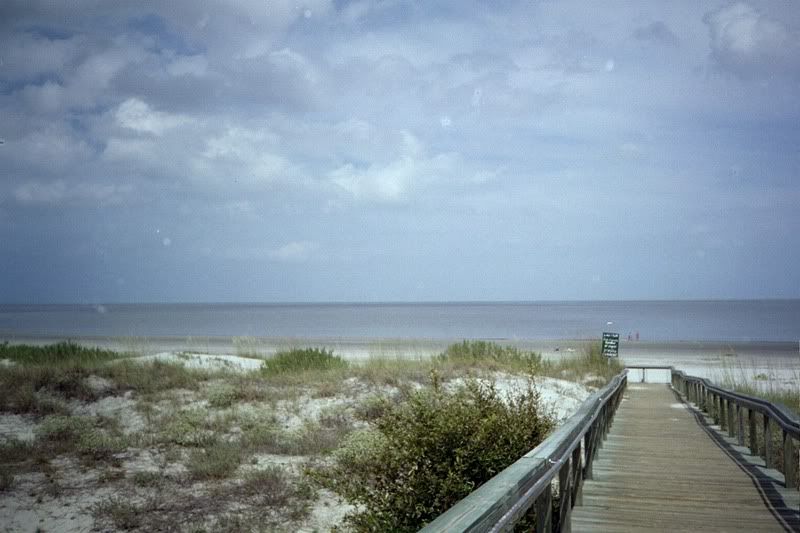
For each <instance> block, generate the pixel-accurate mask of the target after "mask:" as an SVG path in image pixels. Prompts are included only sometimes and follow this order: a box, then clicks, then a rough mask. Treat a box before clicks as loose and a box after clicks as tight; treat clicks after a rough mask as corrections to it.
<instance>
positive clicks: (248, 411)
mask: <svg viewBox="0 0 800 533" xmlns="http://www.w3.org/2000/svg"><path fill="white" fill-rule="evenodd" d="M2 341H8V342H9V343H10V344H23V343H24V344H28V345H35V346H47V345H51V344H53V343H56V342H61V341H71V342H73V343H77V344H79V345H81V346H84V347H87V348H103V349H111V350H114V351H118V352H122V353H124V354H125V355H126V357H125V358H123V359H117V360H116V361H111V362H110V363H109V365H112V366H113V365H119V364H120V363H121V362H125V361H130V362H134V363H138V364H137V365H135V366H136V367H139V366H141V368H142V369H143V371H146V372H150V373H151V374H149V375H150V377H148V378H147V380H155V381H158V378H157V377H156V375H155V374H153V372H155V373H160V372H163V371H165V370H168V369H169V368H172V367H171V366H169V365H179V366H180V367H181V368H185V369H186V371H185V372H188V373H187V374H185V375H184V371H177V370H169V373H170V374H174V379H173V381H172V382H171V383H165V384H164V385H161V386H154V385H150V384H148V383H147V380H145V381H144V382H142V381H141V380H140V381H139V382H138V384H137V382H136V381H135V380H134V381H131V380H130V378H129V377H128V373H129V372H131V371H130V370H129V371H127V372H123V373H117V372H114V371H113V370H111V369H107V370H102V367H95V370H94V372H95V373H90V374H88V375H87V376H85V377H84V378H82V381H81V382H80V384H79V387H78V389H77V390H84V389H86V391H85V392H83V393H82V394H83V395H84V398H82V399H70V400H69V401H67V402H66V403H62V404H58V405H61V407H60V409H61V410H62V411H63V412H66V413H69V417H70V418H64V417H63V416H62V415H58V416H45V417H44V418H42V417H41V416H34V415H33V414H29V413H25V412H24V411H21V412H19V413H15V412H8V413H3V414H2V416H0V445H3V446H5V447H6V448H8V450H9V451H11V450H17V451H15V452H14V453H17V454H22V456H23V457H24V455H25V454H27V453H31V452H29V451H26V450H29V449H31V450H35V449H37V448H26V446H27V447H30V446H44V447H46V446H51V447H52V446H56V444H55V443H54V442H50V444H48V442H49V441H48V440H47V439H48V438H51V439H52V438H55V436H54V437H48V435H50V434H51V433H52V431H53V430H52V429H48V428H50V427H51V426H52V425H53V424H54V423H60V424H62V425H63V424H67V426H64V427H62V428H61V429H59V431H66V428H67V427H70V426H73V425H75V424H77V423H80V424H83V425H86V431H88V434H90V435H94V437H92V438H91V439H89V440H88V441H86V439H85V438H84V437H81V436H80V435H78V434H75V435H73V437H71V438H73V439H77V440H76V441H75V443H74V444H73V445H72V446H77V450H80V449H81V447H84V448H86V447H88V450H91V453H90V454H89V457H94V456H95V455H97V454H98V453H100V454H101V455H103V456H104V457H105V459H102V460H99V459H91V460H88V459H87V455H86V453H87V452H86V451H84V452H76V451H75V450H73V449H71V448H65V449H63V450H61V451H60V452H59V453H58V454H57V457H56V459H54V460H52V461H50V462H49V463H47V464H48V465H49V466H47V468H46V469H44V470H43V472H39V471H37V470H36V469H33V470H32V471H25V470H21V471H19V472H17V473H16V474H14V475H13V477H11V478H8V477H7V478H6V479H10V480H11V481H9V482H8V483H9V485H10V488H6V489H5V492H4V495H3V497H0V522H1V523H3V524H5V526H4V527H5V528H6V529H3V528H0V531H3V530H5V531H35V530H36V528H37V527H44V529H45V530H59V531H85V530H89V529H97V528H98V527H101V528H106V527H109V526H113V529H115V530H116V529H124V528H125V527H126V522H125V520H129V521H130V523H131V524H138V526H137V527H140V528H144V529H147V528H148V527H149V526H150V525H153V524H154V523H155V522H153V523H151V522H148V519H147V518H141V517H140V515H142V513H144V515H142V516H147V513H155V514H153V516H154V517H157V518H153V519H154V520H156V519H157V520H170V521H173V523H174V524H175V526H176V527H178V525H177V524H179V523H181V522H182V521H184V520H186V519H189V518H191V519H193V520H196V522H194V524H195V525H197V526H202V527H216V525H218V524H219V523H221V522H219V520H224V519H225V517H226V516H227V514H226V513H229V512H230V509H231V508H233V507H231V506H234V505H237V503H236V502H237V498H245V499H246V500H247V501H248V502H249V503H248V504H247V505H248V506H249V507H248V508H253V509H256V508H259V506H261V505H262V504H261V503H259V500H258V498H257V496H256V493H252V494H251V493H243V492H242V491H244V490H245V489H244V488H242V487H245V488H246V487H248V486H249V485H248V483H252V480H253V479H257V478H255V477H253V476H258V475H261V476H263V475H265V474H264V472H266V473H267V474H269V475H273V473H274V472H280V475H279V476H278V477H277V478H275V479H271V478H270V481H269V483H272V484H274V483H278V481H280V483H283V484H284V485H282V486H283V488H282V489H281V490H283V491H290V492H291V491H293V490H297V493H296V494H297V496H296V497H295V498H294V503H292V504H286V505H287V506H286V507H280V508H276V509H274V510H273V511H270V513H272V514H270V515H269V516H270V520H273V521H272V522H271V524H272V526H274V527H276V528H278V529H281V528H283V529H293V530H296V531H309V532H310V531H324V530H328V528H329V527H330V526H331V525H334V524H340V523H341V522H342V520H343V519H344V516H345V514H346V513H348V512H351V511H352V510H353V509H354V508H353V507H352V506H351V505H349V504H346V503H344V502H342V501H341V500H340V499H337V498H336V497H335V496H334V495H333V494H332V493H330V492H327V491H325V490H319V491H317V492H316V493H315V495H314V496H313V497H310V498H309V497H306V499H305V500H304V499H302V497H301V496H300V495H301V494H302V491H301V490H300V489H299V488H298V489H295V488H294V487H302V486H303V481H302V479H303V476H304V472H305V471H306V469H307V468H309V467H313V465H315V464H319V463H320V462H324V461H325V459H324V457H326V456H327V454H329V453H331V451H332V450H333V449H334V448H335V446H338V443H339V442H342V439H344V438H346V437H345V435H346V434H348V433H349V432H352V431H358V430H359V429H363V428H364V427H366V424H365V422H364V421H363V420H362V419H361V418H360V417H361V416H363V415H360V414H359V413H363V412H367V410H368V409H369V406H370V405H373V404H374V401H375V398H392V397H397V396H398V395H399V394H401V391H402V390H404V388H405V390H408V387H411V389H412V390H413V389H415V388H419V387H423V386H425V385H424V384H425V383H427V382H428V381H429V380H430V379H431V378H430V376H429V375H428V370H424V369H425V368H426V361H428V360H429V359H430V358H431V357H433V356H435V355H437V354H441V353H442V352H444V351H445V350H446V348H447V347H448V346H449V345H451V344H454V343H458V342H460V339H449V340H441V339H364V338H358V339H356V338H349V339H343V338H319V337H317V338H287V337H283V338H269V337H221V336H218V337H203V338H199V337H139V338H133V337H127V338H115V337H97V336H96V337H77V338H76V337H70V338H66V337H56V336H31V337H14V338H6V339H2V340H0V342H2ZM494 342H496V343H497V344H500V345H505V346H509V347H514V348H518V349H520V350H524V351H525V352H529V351H533V352H536V353H538V354H541V357H542V358H543V359H544V360H546V361H549V362H552V363H554V367H555V368H564V369H565V370H562V371H559V372H556V373H555V374H551V375H549V376H548V375H541V376H538V377H536V378H535V380H534V381H535V384H536V388H537V390H538V394H539V399H540V402H541V404H540V405H541V406H542V408H544V409H546V410H547V412H549V413H551V415H552V416H553V417H554V419H555V420H556V421H557V422H558V423H560V422H563V421H564V420H565V419H567V418H568V417H569V416H571V414H572V413H574V411H575V410H576V409H577V408H578V406H579V405H581V403H582V402H583V401H584V400H585V399H586V398H587V397H588V396H589V394H590V393H591V392H592V391H593V390H596V387H597V386H598V383H600V384H601V383H602V382H603V379H600V378H599V376H598V375H597V374H596V372H597V367H595V370H594V372H590V373H588V374H586V373H584V374H583V375H575V374H571V373H569V372H568V370H566V369H569V368H570V367H569V366H558V365H559V364H561V363H563V362H565V361H566V360H569V359H570V358H575V359H580V358H581V357H582V356H583V355H584V354H585V353H586V352H587V350H588V349H589V346H590V345H591V344H596V343H599V341H587V340H569V339H567V340H563V339H562V340H513V341H511V340H494ZM302 348H325V349H327V350H333V353H334V354H336V355H337V356H339V357H341V358H342V359H344V360H345V361H346V362H347V363H348V364H349V365H350V368H351V369H352V370H351V373H350V374H344V375H340V374H336V373H333V374H325V373H321V374H318V375H316V377H313V376H312V378H310V380H309V378H304V379H303V380H302V381H293V380H288V381H282V380H280V379H278V380H277V381H273V382H269V381H267V382H263V381H261V379H262V378H263V372H260V371H261V369H262V366H263V365H264V364H265V362H269V361H271V360H274V359H275V356H276V354H278V353H279V352H286V351H287V350H292V349H302ZM525 352H523V353H525ZM618 362H619V363H620V364H622V365H627V366H630V367H632V368H631V369H630V370H629V380H630V381H631V382H638V381H641V380H642V379H643V378H644V379H645V380H646V381H648V382H661V383H667V382H669V380H670V372H669V370H664V369H661V370H647V373H646V376H644V375H642V371H641V370H639V369H636V368H635V367H637V366H657V367H669V366H672V367H674V368H676V369H678V370H682V371H684V372H685V373H687V374H689V375H695V376H699V377H705V378H708V379H710V380H712V381H715V382H717V383H720V384H725V383H726V382H728V381H730V379H731V378H733V379H734V380H735V381H736V382H737V383H742V382H744V383H750V384H756V385H757V386H758V387H764V389H765V390H772V391H774V390H783V389H787V390H793V391H797V390H798V388H800V371H798V367H800V357H799V356H798V353H797V347H796V346H795V345H794V344H793V343H780V342H734V343H727V342H696V341H686V342H645V341H638V342H637V341H627V340H622V341H621V343H620V349H619V359H618ZM16 365H17V363H15V362H14V361H11V360H10V359H2V358H0V373H2V372H4V367H5V368H7V369H8V370H6V371H7V372H10V371H12V370H13V369H14V367H15V366H16ZM157 365H168V366H165V367H159V366H157ZM604 367H605V365H604V361H602V362H601V367H600V368H602V369H603V370H604V369H605V368H604ZM148 368H149V370H147V369H148ZM414 368H416V369H417V370H414ZM445 368H446V367H445ZM159 369H161V370H159ZM419 369H423V371H422V372H420V371H419ZM518 370H519V369H518ZM194 372H197V373H198V374H193V373H194ZM461 372H463V370H462V371H461ZM551 372H552V371H551ZM601 372H602V371H601ZM134 373H135V372H134ZM103 375H105V376H106V377H102V376H103ZM477 375H478V376H481V377H480V379H482V380H484V382H485V383H487V384H488V383H491V384H492V386H493V387H495V388H496V389H497V390H498V391H499V392H500V393H501V394H502V395H503V396H504V397H511V396H513V395H515V394H518V393H519V391H522V390H524V388H525V384H526V383H527V382H528V379H529V378H528V377H526V376H525V373H524V372H522V373H521V374H520V373H517V374H515V373H509V372H508V371H506V370H497V369H492V368H491V367H488V370H483V371H479V373H478V374H477ZM259 376H261V377H259ZM348 376H349V377H348ZM474 377H475V374H473V373H472V371H466V372H465V373H462V374H459V373H456V374H452V371H451V374H450V375H449V376H447V375H445V377H444V378H442V379H443V381H442V382H443V384H444V386H445V388H446V389H447V390H455V389H456V388H459V387H462V386H463V385H464V383H465V382H466V381H465V380H466V379H474ZM55 379H56V381H57V382H59V383H60V381H58V380H59V379H60V378H58V377H55ZM65 379H67V378H65ZM126 380H127V381H126ZM59 386H61V385H59ZM151 389H152V390H151ZM34 392H35V394H36V395H37V396H38V397H39V400H37V401H43V402H47V401H53V400H54V399H55V400H56V401H57V402H58V401H61V400H58V397H57V396H52V395H51V393H48V392H46V391H44V390H43V389H40V390H39V391H34ZM43 392H44V394H43ZM509 395H511V396H509ZM34 404H35V402H34ZM42 405H44V404H42ZM97 424H100V425H97ZM103 424H105V425H109V427H108V428H106V427H103V426H102V425H103ZM109 428H110V429H109ZM48 432H50V433H48ZM68 434H69V433H68ZM209 438H210V439H211V440H210V441H209V442H206V440H207V439H209ZM331 438H334V439H335V440H334V441H331V440H330V439H331ZM82 439H83V440H82ZM115 442H116V443H119V444H114V443H115ZM226 442H237V443H254V444H248V445H247V446H249V448H247V449H245V450H240V451H238V452H237V454H238V455H235V456H234V457H233V459H231V461H232V462H231V463H230V464H228V465H227V466H225V468H227V469H228V470H227V471H226V473H225V474H213V475H211V474H208V473H204V472H205V470H203V469H202V468H206V467H205V466H204V464H203V463H201V464H196V458H197V457H198V453H201V451H202V449H203V447H205V448H209V449H211V450H217V449H219V450H226V449H227V448H226V447H225V446H226V444H225V443H226ZM326 442H328V444H326ZM37 443H39V444H37ZM97 443H100V444H97ZM334 443H336V444H334ZM97 446H100V448H99V451H98V449H97ZM42 450H45V448H42ZM248 450H249V451H248ZM81 453H82V454H83V455H81ZM202 457H204V458H205V456H202ZM193 461H194V462H193ZM309 465H311V466H309ZM215 476H220V478H219V479H218V478H217V477H215ZM258 479H261V478H258ZM276 479H277V480H278V481H276ZM260 482H262V483H263V482H264V481H263V479H261V481H260ZM12 483H13V484H12ZM247 490H249V489H247ZM119 494H124V495H125V497H126V498H128V499H129V500H130V503H127V501H123V500H121V499H119ZM153 494H160V495H161V496H163V497H165V498H169V499H170V501H173V502H175V503H173V504H171V505H168V506H164V505H157V504H156V502H155V500H153V499H152V498H153ZM209 498H211V499H214V501H215V502H216V503H215V504H214V506H213V509H212V510H211V511H208V513H209V514H208V516H207V515H206V514H204V513H200V512H199V509H200V507H197V506H208V505H210V504H208V503H207V501H209V500H208V499H209ZM292 505H294V507H292ZM195 507H197V509H198V510H193V509H195ZM304 507H305V508H307V509H308V511H307V512H306V511H303V512H302V513H305V514H302V517H303V518H302V519H296V518H292V517H293V516H294V515H293V514H292V513H295V514H297V513H301V512H300V511H297V509H301V508H304ZM293 509H295V510H293ZM198 513H199V514H198ZM209 516H213V517H214V518H213V519H210V518H209ZM209 520H211V521H209ZM213 520H217V522H214V521H213ZM253 520H256V518H253ZM253 523H255V522H253Z"/></svg>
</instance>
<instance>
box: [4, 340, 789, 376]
mask: <svg viewBox="0 0 800 533" xmlns="http://www.w3.org/2000/svg"><path fill="white" fill-rule="evenodd" d="M67 340H70V341H73V342H76V343H78V344H80V345H82V346H86V347H97V348H101V349H109V350H114V351H120V352H130V353H134V354H137V355H155V354H163V353H178V352H189V353H198V354H211V355H221V356H231V355H245V356H248V357H257V358H266V357H270V356H272V355H274V354H275V353H276V352H278V351H282V350H289V349H292V348H325V349H329V350H333V352H334V353H335V354H336V355H339V356H342V357H343V358H345V359H348V360H350V361H354V362H358V361H364V360H367V359H370V358H375V357H377V358H392V359H397V358H401V359H402V358H412V359H425V358H429V357H432V356H435V355H437V354H439V353H441V352H442V351H444V350H445V349H446V348H447V346H449V345H451V344H454V343H459V342H461V341H462V340H463V339H398V338H394V339H392V338H335V337H307V338H300V337H231V336H224V337H223V336H218V337H177V336H172V337H111V336H82V337H70V336H49V335H42V336H35V335H19V336H16V335H14V336H9V335H5V336H2V335H0V342H6V341H7V342H9V343H10V344H32V345H44V344H52V343H56V342H60V341H67ZM477 340H486V341H490V342H497V343H499V344H503V345H508V346H514V347H516V348H519V349H521V350H527V351H534V352H537V353H540V354H541V355H542V357H544V358H545V359H547V360H558V359H561V358H565V357H574V356H577V355H580V354H581V353H582V352H583V350H584V349H585V348H586V346H587V345H588V344H590V343H592V342H599V339H598V340H594V341H593V340H585V339H550V340H540V339H515V340H509V339H477ZM619 353H620V359H621V360H622V362H623V363H624V364H627V365H631V366H636V365H649V366H662V365H663V366H674V367H675V368H677V369H679V370H682V371H684V372H686V373H687V374H690V375H694V376H698V377H704V378H708V379H711V380H714V381H719V380H721V379H723V377H724V376H726V375H728V376H730V375H734V376H736V377H749V378H753V377H754V376H767V377H768V378H769V379H768V380H767V381H766V383H772V384H775V385H778V386H779V387H781V388H785V387H789V388H800V348H799V347H798V343H796V342H773V341H732V342H726V341H665V342H660V341H659V342H657V341H628V340H626V339H622V340H620V352H619ZM758 379H761V377H759V378H758Z"/></svg>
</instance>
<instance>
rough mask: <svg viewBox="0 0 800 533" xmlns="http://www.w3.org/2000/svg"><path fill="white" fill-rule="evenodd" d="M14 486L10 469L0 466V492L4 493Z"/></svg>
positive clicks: (12, 473)
mask: <svg viewBox="0 0 800 533" xmlns="http://www.w3.org/2000/svg"><path fill="white" fill-rule="evenodd" d="M12 486H14V472H12V471H11V469H10V468H8V467H5V466H0V492H5V491H7V490H9V489H11V487H12Z"/></svg>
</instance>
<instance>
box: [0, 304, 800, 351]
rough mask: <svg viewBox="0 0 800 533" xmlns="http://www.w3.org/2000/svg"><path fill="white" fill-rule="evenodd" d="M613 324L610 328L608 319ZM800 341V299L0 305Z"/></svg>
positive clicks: (160, 324) (293, 332)
mask: <svg viewBox="0 0 800 533" xmlns="http://www.w3.org/2000/svg"><path fill="white" fill-rule="evenodd" d="M609 322H610V323H611V324H609ZM603 331H614V332H618V333H620V335H621V337H622V338H623V339H625V338H627V336H628V335H630V336H631V338H634V339H635V338H636V336H637V335H638V336H639V339H641V340H642V341H679V340H682V341H740V342H747V341H784V342H785V341H791V342H798V340H800V300H695V301H591V302H574V301H569V302H494V303H491V302H487V303H330V304H327V303H323V304H310V303H309V304H305V303H303V304H250V303H246V304H244V303H243V304H102V305H99V304H98V305H0V338H14V337H27V336H60V337H70V336H74V337H85V336H108V337H139V336H144V337H160V336H177V337H180V336H186V337H189V336H193V337H203V336H205V337H213V336H253V337H297V338H351V339H370V338H396V339H478V338H480V339H496V340H523V339H589V338H597V337H599V336H600V335H601V333H602V332H603Z"/></svg>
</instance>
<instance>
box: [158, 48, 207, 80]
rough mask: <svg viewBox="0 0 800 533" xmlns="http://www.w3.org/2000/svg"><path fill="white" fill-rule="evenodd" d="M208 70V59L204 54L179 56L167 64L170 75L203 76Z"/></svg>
mask: <svg viewBox="0 0 800 533" xmlns="http://www.w3.org/2000/svg"><path fill="white" fill-rule="evenodd" d="M207 71H208V60H207V59H206V57H205V56H204V55H201V54H198V55H192V56H181V57H178V58H176V59H175V60H173V61H172V62H171V63H169V64H168V65H167V72H168V73H169V74H170V75H171V76H194V77H197V78H200V77H203V76H205V75H206V72H207Z"/></svg>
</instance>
